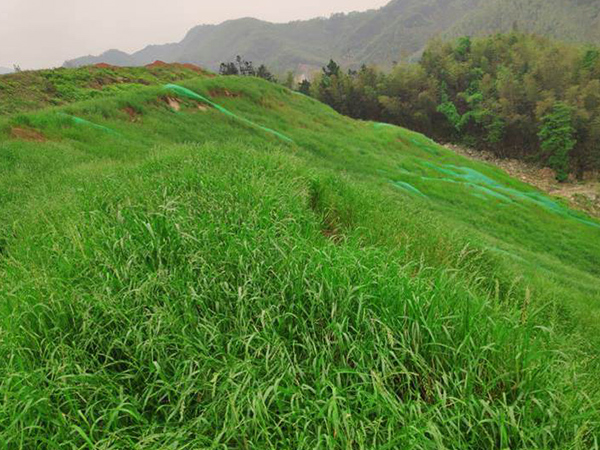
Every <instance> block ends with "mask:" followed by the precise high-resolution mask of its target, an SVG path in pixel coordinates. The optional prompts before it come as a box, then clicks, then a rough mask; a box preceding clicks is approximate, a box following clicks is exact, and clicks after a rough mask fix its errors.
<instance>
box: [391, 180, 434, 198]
mask: <svg viewBox="0 0 600 450" xmlns="http://www.w3.org/2000/svg"><path fill="white" fill-rule="evenodd" d="M391 183H392V184H393V185H394V186H396V187H397V188H398V189H402V190H403V191H405V192H409V193H411V194H416V195H418V196H420V197H424V198H427V196H426V195H425V194H423V193H422V192H421V191H420V190H418V189H417V188H416V187H414V186H413V185H412V184H409V183H406V182H404V181H392V182H391Z"/></svg>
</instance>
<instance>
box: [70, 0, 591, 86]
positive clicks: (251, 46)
mask: <svg viewBox="0 0 600 450" xmlns="http://www.w3.org/2000/svg"><path fill="white" fill-rule="evenodd" d="M599 8H600V6H599V5H598V2H592V1H589V0H578V1H575V2H573V1H571V0H550V1H546V0H544V1H542V0H394V1H392V2H390V3H389V4H388V5H387V6H385V7H383V8H381V9H379V10H372V11H367V12H361V13H351V14H336V15H333V16H332V17H330V18H327V19H325V18H320V19H313V20H308V21H298V22H291V23H287V24H274V23H268V22H264V21H261V20H256V19H250V18H245V19H240V20H232V21H228V22H225V23H223V24H221V25H201V26H198V27H196V28H193V29H192V30H191V31H190V32H189V33H188V34H187V36H186V37H185V38H184V39H183V40H182V41H181V42H179V43H174V44H167V45H152V46H149V47H147V48H145V49H143V50H141V51H139V52H136V53H133V54H131V55H128V54H126V53H123V52H120V51H117V50H111V51H109V52H107V53H104V54H102V55H100V56H97V57H92V56H89V57H83V58H78V59H75V60H72V61H68V62H67V63H66V64H65V65H66V66H81V65H87V64H94V63H98V62H105V63H110V64H115V65H122V66H126V65H129V66H138V65H145V64H149V63H151V62H153V61H155V60H163V61H166V62H191V63H196V64H201V65H202V66H204V67H207V68H209V69H213V70H216V69H218V67H219V64H220V63H221V62H223V61H230V60H233V59H234V58H235V56H236V55H243V56H244V57H246V58H247V59H249V60H252V61H255V62H257V63H264V64H267V65H268V66H269V67H270V68H272V69H273V70H274V71H275V72H278V73H284V72H285V71H287V70H293V71H294V72H296V73H304V74H306V75H309V74H310V73H311V72H312V70H314V69H318V68H319V67H320V66H322V65H323V64H325V63H326V62H327V61H328V60H329V59H330V58H334V59H335V60H337V61H338V62H339V63H340V64H342V66H344V67H355V68H358V67H359V66H360V65H361V64H378V65H383V66H386V67H391V64H392V62H393V61H400V60H402V59H406V58H409V57H411V56H417V55H419V54H420V51H421V50H422V49H423V47H424V46H425V45H426V43H427V42H428V41H429V40H430V39H431V38H432V37H434V36H437V35H440V34H441V35H444V36H456V35H468V34H489V33H494V32H497V31H510V30H512V29H513V28H514V27H518V28H519V29H522V30H523V31H532V32H537V33H540V34H543V35H549V36H553V37H558V38H561V39H567V40H571V41H589V42H598V43H600V34H599V33H600V31H598V30H599V29H600V26H598V25H599V22H598V20H599V18H598V17H599V16H598V12H599Z"/></svg>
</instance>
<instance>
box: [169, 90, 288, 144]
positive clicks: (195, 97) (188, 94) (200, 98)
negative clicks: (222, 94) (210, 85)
mask: <svg viewBox="0 0 600 450" xmlns="http://www.w3.org/2000/svg"><path fill="white" fill-rule="evenodd" d="M164 88H165V89H168V90H169V91H171V92H174V93H176V94H178V95H180V96H182V97H187V98H190V99H192V100H198V101H201V102H203V103H206V104H207V105H210V106H212V107H213V108H215V109H216V110H217V111H220V112H221V113H223V114H225V115H227V116H229V117H232V118H234V119H236V120H238V121H240V122H242V123H245V124H246V125H250V126H251V127H253V128H258V129H259V130H262V131H265V132H267V133H270V134H273V135H275V136H277V137H278V138H280V139H282V140H284V141H286V142H292V143H293V142H294V141H293V140H292V139H290V138H289V137H287V136H286V135H284V134H282V133H280V132H279V131H275V130H272V129H271V128H267V127H263V126H262V125H259V124H257V123H254V122H252V121H250V120H248V119H245V118H244V117H240V116H238V115H237V114H235V113H233V112H231V111H229V110H228V109H226V108H223V107H222V106H221V105H218V104H217V103H214V102H213V101H211V100H209V99H208V98H206V97H204V96H202V95H200V94H197V93H196V92H194V91H192V90H190V89H187V88H184V87H183V86H179V85H177V84H167V85H165V86H164Z"/></svg>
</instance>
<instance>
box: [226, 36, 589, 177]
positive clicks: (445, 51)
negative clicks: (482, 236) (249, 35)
mask: <svg viewBox="0 0 600 450" xmlns="http://www.w3.org/2000/svg"><path fill="white" fill-rule="evenodd" d="M221 73H222V74H234V75H238V74H239V75H253V76H259V77H262V78H265V79H268V80H270V81H275V77H274V76H273V75H272V74H271V73H270V72H269V71H268V69H267V68H266V67H265V66H261V67H259V69H258V70H254V67H253V65H252V63H248V62H246V61H244V60H243V59H242V58H240V57H238V58H237V60H236V62H235V63H228V64H223V65H222V66H221ZM283 84H285V85H287V86H288V87H295V88H296V89H297V90H299V91H300V92H302V93H304V94H306V95H310V96H312V97H314V98H316V99H318V100H320V101H322V102H324V103H326V104H328V105H330V106H331V107H333V108H334V109H335V110H337V111H338V112H340V113H342V114H345V115H348V116H351V117H354V118H357V119H364V120H375V121H381V122H387V123H392V124H396V125H400V126H403V127H406V128H409V129H411V130H415V131H419V132H422V133H424V134H426V135H428V136H430V137H431V138H433V139H436V140H438V141H443V142H444V141H445V142H454V143H460V144H463V145H467V146H470V147H473V148H478V149H485V150H489V151H492V152H493V153H494V154H496V155H497V156H498V157H502V158H507V157H510V158H517V159H523V160H528V161H535V162H539V163H542V164H545V165H547V166H549V167H551V168H553V169H554V170H555V172H556V176H557V179H558V180H560V181H565V180H567V179H568V177H569V175H571V174H572V175H574V176H576V177H578V178H580V177H582V176H583V175H584V174H585V172H587V171H598V170H600V50H599V49H598V48H594V47H578V46H573V45H569V44H565V43H561V42H557V41H552V40H549V39H546V38H543V37H539V36H536V35H530V34H523V33H519V32H513V33H511V34H504V35H495V36H490V37H484V38H476V39H471V38H469V37H462V38H459V39H457V40H455V41H451V42H445V41H442V40H439V39H436V40H433V41H431V42H430V43H429V45H428V46H427V48H426V49H425V51H424V53H423V55H422V57H421V59H420V60H419V61H418V62H416V63H409V62H402V63H399V64H398V63H394V67H393V69H392V70H390V71H383V70H380V69H378V68H377V67H373V66H362V67H361V68H360V69H359V70H347V71H345V70H342V68H341V67H340V66H339V65H338V64H337V63H336V62H335V61H330V62H329V64H328V65H327V66H326V67H324V68H323V70H322V71H321V73H320V74H318V75H316V76H315V77H314V79H313V80H312V82H309V81H307V80H304V81H302V83H300V84H299V85H297V84H295V83H294V79H293V74H288V76H287V79H286V80H285V81H284V82H283ZM294 85H295V86H294Z"/></svg>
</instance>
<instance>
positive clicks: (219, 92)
mask: <svg viewBox="0 0 600 450" xmlns="http://www.w3.org/2000/svg"><path fill="white" fill-rule="evenodd" d="M208 94H209V95H210V96H211V97H227V98H239V97H241V96H242V94H241V93H239V92H231V91H230V90H228V89H223V88H218V89H213V90H211V91H209V92H208Z"/></svg>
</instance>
